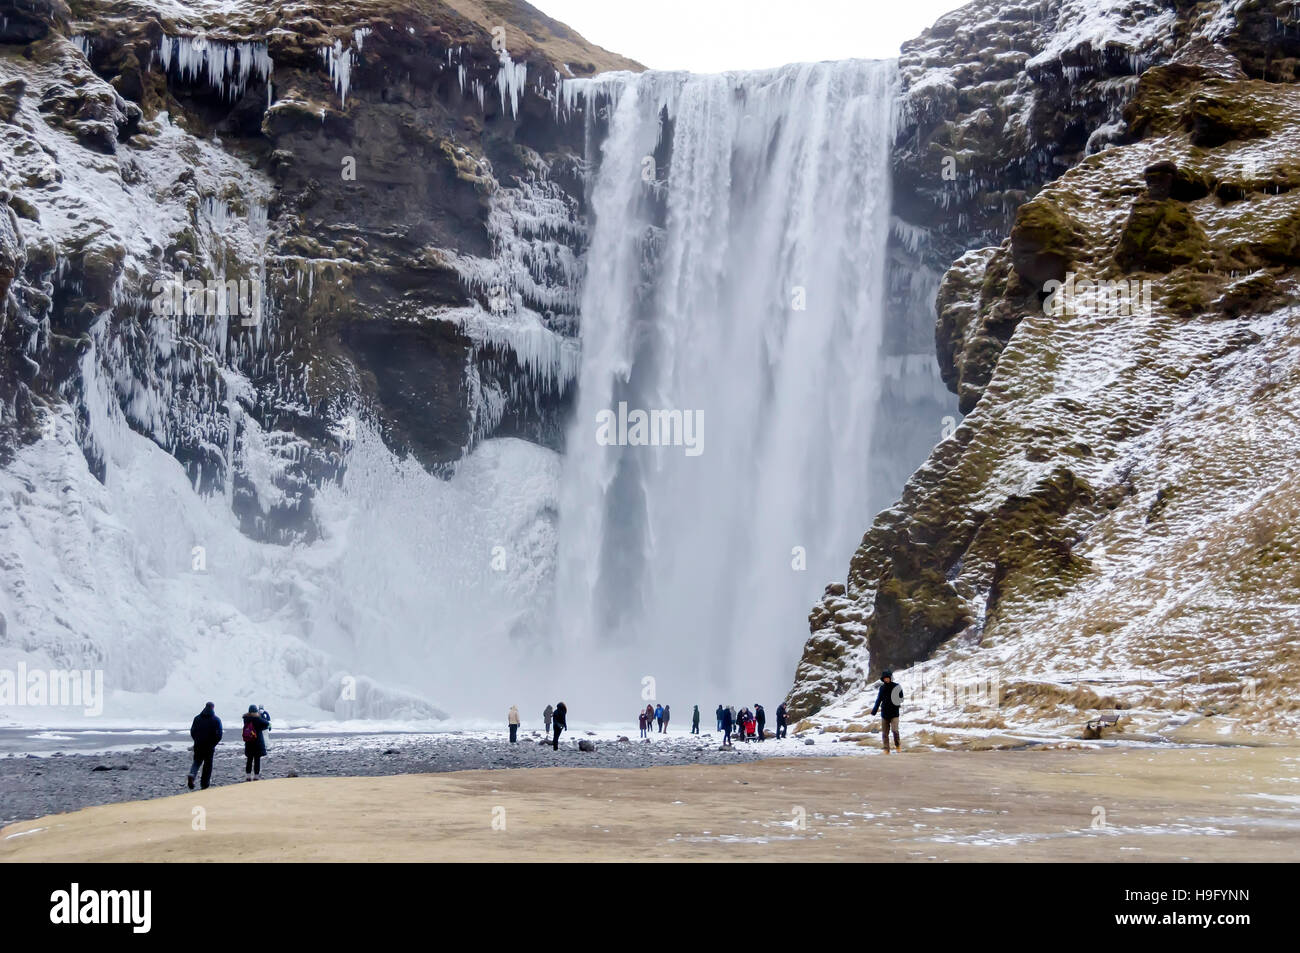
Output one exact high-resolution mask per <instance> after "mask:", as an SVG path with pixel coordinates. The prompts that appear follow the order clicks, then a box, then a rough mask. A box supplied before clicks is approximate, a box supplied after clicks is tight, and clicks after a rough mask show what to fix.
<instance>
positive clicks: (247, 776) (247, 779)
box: [244, 774, 253, 781]
mask: <svg viewBox="0 0 1300 953" xmlns="http://www.w3.org/2000/svg"><path fill="white" fill-rule="evenodd" d="M244 780H245V781H251V780H253V776H252V775H251V774H246V775H244Z"/></svg>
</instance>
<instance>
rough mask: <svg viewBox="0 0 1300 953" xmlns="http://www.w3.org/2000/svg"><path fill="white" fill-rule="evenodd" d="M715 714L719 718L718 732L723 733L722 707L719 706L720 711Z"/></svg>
mask: <svg viewBox="0 0 1300 953" xmlns="http://www.w3.org/2000/svg"><path fill="white" fill-rule="evenodd" d="M713 714H714V715H715V716H717V719H718V731H721V730H722V706H721V705H719V706H718V710H717V711H715V712H714V713H713Z"/></svg>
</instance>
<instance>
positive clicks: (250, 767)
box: [244, 705, 271, 781]
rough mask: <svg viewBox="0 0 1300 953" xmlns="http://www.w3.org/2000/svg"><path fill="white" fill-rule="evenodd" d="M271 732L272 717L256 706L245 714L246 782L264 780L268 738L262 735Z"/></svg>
mask: <svg viewBox="0 0 1300 953" xmlns="http://www.w3.org/2000/svg"><path fill="white" fill-rule="evenodd" d="M270 730H271V716H270V715H268V714H267V713H266V711H265V710H264V709H260V708H258V707H257V706H256V705H249V706H248V711H246V712H244V780H245V781H260V780H262V759H263V758H265V757H266V738H264V737H263V735H262V733H263V732H265V731H270Z"/></svg>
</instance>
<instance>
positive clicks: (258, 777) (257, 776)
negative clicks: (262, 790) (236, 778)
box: [253, 774, 262, 781]
mask: <svg viewBox="0 0 1300 953" xmlns="http://www.w3.org/2000/svg"><path fill="white" fill-rule="evenodd" d="M253 780H254V781H260V780H262V776H261V775H260V774H255V775H253Z"/></svg>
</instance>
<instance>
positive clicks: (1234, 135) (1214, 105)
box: [1183, 86, 1272, 148]
mask: <svg viewBox="0 0 1300 953" xmlns="http://www.w3.org/2000/svg"><path fill="white" fill-rule="evenodd" d="M1183 121H1184V123H1185V124H1186V126H1187V128H1188V129H1189V131H1190V132H1191V138H1192V145H1194V146H1201V147H1203V148H1213V147H1214V146H1221V145H1223V144H1224V143H1226V142H1232V141H1233V140H1240V139H1262V138H1264V137H1265V136H1267V135H1268V134H1269V133H1270V132H1271V131H1272V129H1271V123H1270V121H1269V116H1268V114H1267V113H1266V112H1264V111H1263V110H1259V109H1257V108H1256V107H1255V105H1254V104H1253V103H1252V102H1251V101H1249V100H1246V101H1243V100H1242V99H1241V98H1240V97H1238V96H1234V95H1232V93H1231V91H1230V90H1223V89H1221V88H1219V87H1217V86H1216V87H1214V88H1211V89H1206V90H1202V91H1201V92H1198V93H1196V94H1194V95H1193V96H1192V97H1191V99H1190V101H1189V103H1188V107H1187V112H1186V114H1185V115H1184V119H1183Z"/></svg>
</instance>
